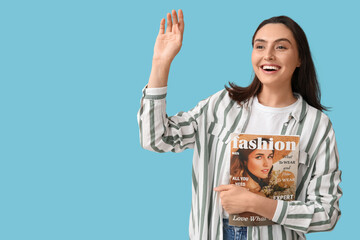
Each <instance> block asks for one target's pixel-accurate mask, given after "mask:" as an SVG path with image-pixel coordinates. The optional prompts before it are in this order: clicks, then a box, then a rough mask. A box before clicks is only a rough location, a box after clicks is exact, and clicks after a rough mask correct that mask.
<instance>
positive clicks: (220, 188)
mask: <svg viewBox="0 0 360 240" xmlns="http://www.w3.org/2000/svg"><path fill="white" fill-rule="evenodd" d="M233 186H234V185H233V184H229V185H220V186H218V187H216V188H214V191H216V192H222V191H228V190H230V189H231V188H232V187H233Z"/></svg>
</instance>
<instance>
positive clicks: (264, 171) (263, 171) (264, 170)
mask: <svg viewBox="0 0 360 240" xmlns="http://www.w3.org/2000/svg"><path fill="white" fill-rule="evenodd" d="M261 172H262V173H268V172H269V169H263V170H261Z"/></svg>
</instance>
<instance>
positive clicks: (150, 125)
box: [137, 87, 209, 152]
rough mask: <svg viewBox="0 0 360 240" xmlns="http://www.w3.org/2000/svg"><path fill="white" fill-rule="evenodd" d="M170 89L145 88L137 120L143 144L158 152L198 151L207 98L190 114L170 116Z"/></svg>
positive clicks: (182, 113)
mask: <svg viewBox="0 0 360 240" xmlns="http://www.w3.org/2000/svg"><path fill="white" fill-rule="evenodd" d="M166 93H167V87H163V88H147V87H145V88H144V89H143V95H142V98H141V104H140V109H139V111H138V114H137V120H138V124H139V130H140V144H141V146H142V147H143V148H144V149H147V150H150V151H155V152H169V151H172V152H181V151H183V150H185V149H187V148H194V145H195V138H196V133H197V129H198V121H197V120H198V118H199V117H200V115H201V114H202V113H203V109H204V106H205V105H206V104H207V102H208V99H209V98H208V99H204V100H202V101H201V102H199V103H198V105H197V106H196V107H195V108H193V109H191V110H190V111H188V112H179V113H177V114H176V115H174V116H171V117H168V116H167V114H166Z"/></svg>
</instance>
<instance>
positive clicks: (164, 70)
mask: <svg viewBox="0 0 360 240" xmlns="http://www.w3.org/2000/svg"><path fill="white" fill-rule="evenodd" d="M170 65H171V61H167V60H157V59H153V61H152V67H151V73H150V78H149V83H148V88H159V87H166V86H167V82H168V77H169V72H170Z"/></svg>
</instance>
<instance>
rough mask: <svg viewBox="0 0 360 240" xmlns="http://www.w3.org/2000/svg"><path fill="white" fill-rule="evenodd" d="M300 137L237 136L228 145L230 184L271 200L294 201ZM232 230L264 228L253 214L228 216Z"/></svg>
mask: <svg viewBox="0 0 360 240" xmlns="http://www.w3.org/2000/svg"><path fill="white" fill-rule="evenodd" d="M299 140H300V137H299V136H283V135H251V134H239V135H235V136H233V138H232V141H231V143H230V145H231V146H230V149H231V154H230V184H236V185H239V186H242V187H245V188H247V189H249V191H251V192H254V193H256V194H259V195H262V196H264V197H268V198H271V199H275V200H277V199H280V200H285V201H292V200H295V193H296V179H297V170H298V158H299ZM229 224H230V225H233V226H264V225H271V224H274V223H273V222H272V221H271V220H269V219H267V218H265V217H262V216H259V215H257V214H254V213H250V212H245V213H241V214H230V215H229Z"/></svg>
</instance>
